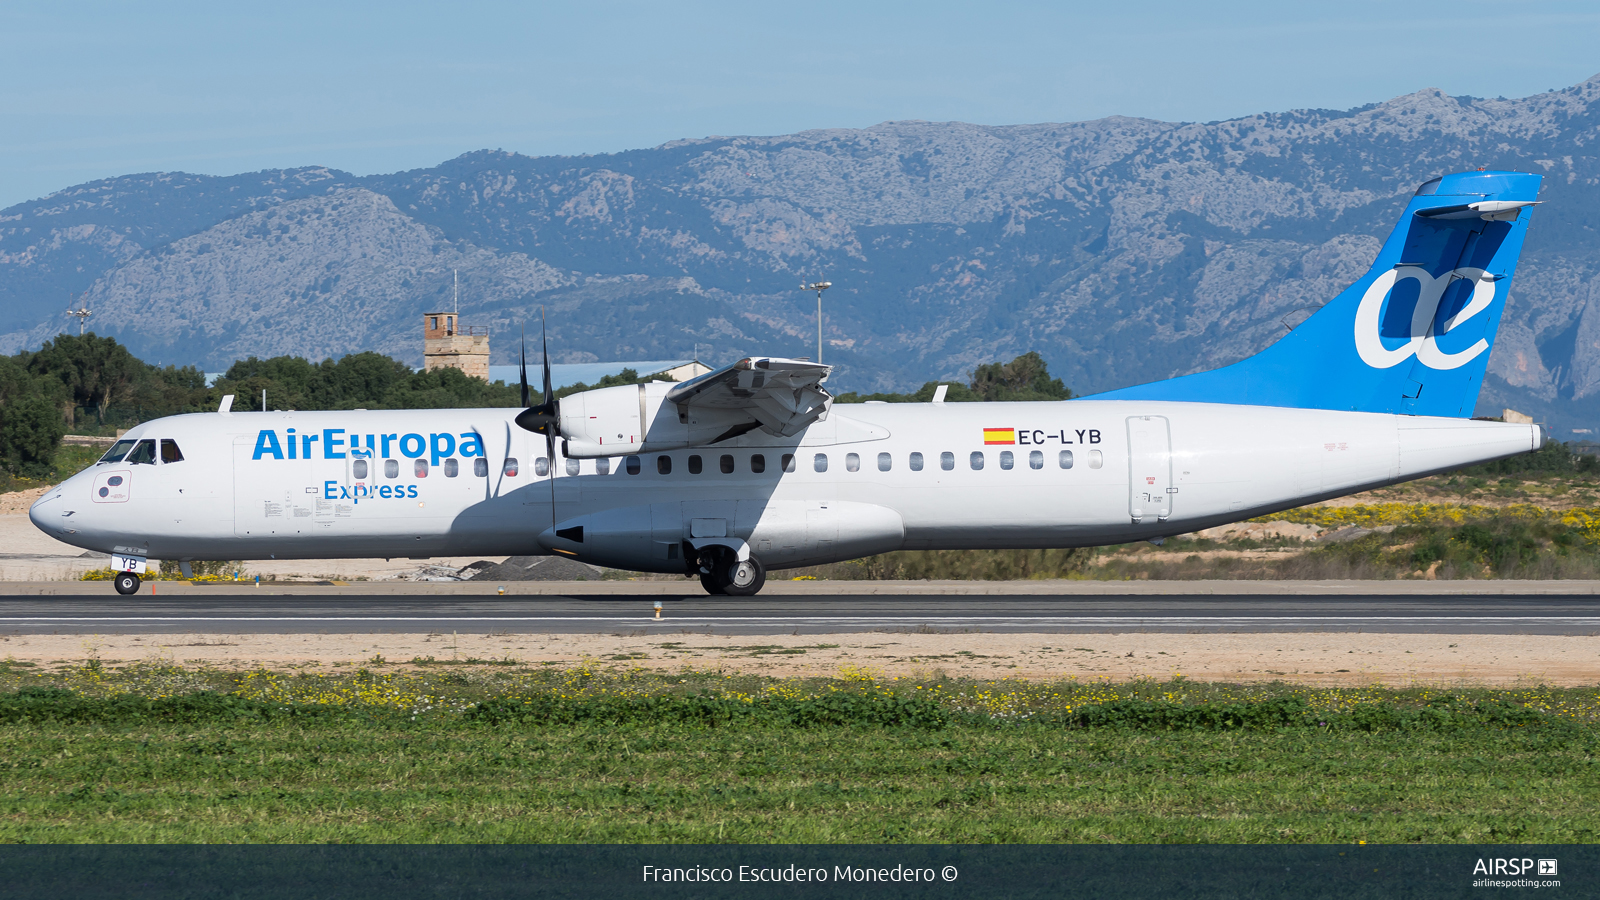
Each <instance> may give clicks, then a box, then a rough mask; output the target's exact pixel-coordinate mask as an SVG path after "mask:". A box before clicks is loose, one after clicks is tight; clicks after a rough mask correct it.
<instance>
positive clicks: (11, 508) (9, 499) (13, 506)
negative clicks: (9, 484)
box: [0, 484, 55, 516]
mask: <svg viewBox="0 0 1600 900" xmlns="http://www.w3.org/2000/svg"><path fill="white" fill-rule="evenodd" d="M54 487H55V485H53V484H47V485H45V486H44V487H37V488H33V489H32V490H27V491H7V492H6V493H4V494H0V516H25V515H27V514H28V507H30V506H32V505H33V503H34V501H35V500H38V499H39V498H40V497H43V496H44V495H45V492H46V491H49V490H52V489H53V488H54Z"/></svg>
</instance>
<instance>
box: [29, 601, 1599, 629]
mask: <svg viewBox="0 0 1600 900" xmlns="http://www.w3.org/2000/svg"><path fill="white" fill-rule="evenodd" d="M658 601H659V602H660V603H661V607H662V610H661V617H660V618H659V619H658V618H656V617H655V605H656V603H657V602H658ZM917 631H931V632H997V633H1004V632H1025V633H1139V632H1177V633H1204V632H1215V633H1268V632H1366V633H1375V634H1384V633H1429V634H1518V635H1537V634H1548V635H1595V634H1600V596H1595V595H1591V594H1573V595H1558V594H1541V595H1461V596H1450V595H1442V596H1441V595H1433V596H1417V595H1415V594H1401V593H1395V594H1393V595H1385V594H1362V595H1322V596H1307V595H1304V594H1298V595H1289V594H1284V595H1264V594H1249V595H1215V594H1213V595H1203V596H1170V595H1169V596H1105V595H1100V596H1070V595H1067V596H1064V595H1059V594H1055V595H1047V594H1040V595H1007V596H983V595H957V596H951V595H923V594H913V593H907V594H899V595H871V596H862V595H842V594H841V595H826V594H823V595H808V596H775V597H755V598H729V597H708V596H704V595H685V596H676V595H665V596H663V595H660V594H638V595H627V594H614V593H605V594H599V593H596V594H590V595H585V594H583V593H581V592H576V591H575V592H573V593H570V594H564V595H544V596H519V597H485V596H416V595H410V596H402V595H361V596H329V597H307V596H303V595H302V596H282V595H263V596H259V597H233V596H227V595H204V596H190V597H182V598H178V597H173V598H169V597H150V596H135V597H131V598H121V597H110V598H108V597H107V596H106V595H105V594H103V593H97V594H93V595H60V596H49V597H0V633H5V634H145V633H149V634H172V633H187V634H251V633H255V634H317V633H323V634H357V633H360V634H366V633H392V634H399V633H408V634H416V633H448V632H463V633H480V634H482V633H497V632H504V633H510V634H530V633H539V634H548V633H573V634H610V633H620V634H651V633H678V632H700V633H715V634H829V633H859V632H917Z"/></svg>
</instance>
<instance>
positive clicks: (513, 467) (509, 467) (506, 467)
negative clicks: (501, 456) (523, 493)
mask: <svg viewBox="0 0 1600 900" xmlns="http://www.w3.org/2000/svg"><path fill="white" fill-rule="evenodd" d="M500 472H501V473H502V474H504V475H505V476H506V477H507V478H515V477H517V461H516V459H515V458H513V457H510V456H508V457H506V461H505V463H504V464H503V465H501V466H500Z"/></svg>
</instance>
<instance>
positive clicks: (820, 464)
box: [811, 453, 828, 472]
mask: <svg viewBox="0 0 1600 900" xmlns="http://www.w3.org/2000/svg"><path fill="white" fill-rule="evenodd" d="M811 466H812V468H814V469H816V470H817V471H818V472H826V471H828V454H826V453H818V454H817V456H816V458H815V459H813V460H812V461H811Z"/></svg>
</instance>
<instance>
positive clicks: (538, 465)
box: [533, 456, 550, 478]
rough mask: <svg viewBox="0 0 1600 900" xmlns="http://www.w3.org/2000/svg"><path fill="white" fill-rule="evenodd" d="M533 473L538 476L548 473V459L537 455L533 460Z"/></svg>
mask: <svg viewBox="0 0 1600 900" xmlns="http://www.w3.org/2000/svg"><path fill="white" fill-rule="evenodd" d="M533 474H535V475H537V476H538V477H540V478H543V477H545V476H546V475H549V474H550V460H548V459H545V458H544V457H542V456H541V457H539V458H538V459H536V460H534V461H533Z"/></svg>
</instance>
